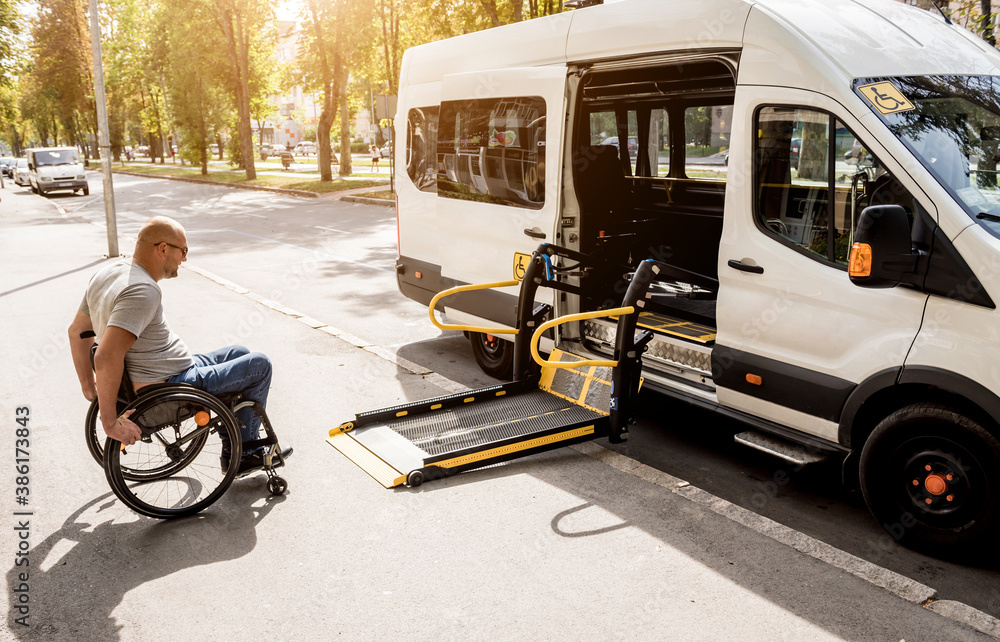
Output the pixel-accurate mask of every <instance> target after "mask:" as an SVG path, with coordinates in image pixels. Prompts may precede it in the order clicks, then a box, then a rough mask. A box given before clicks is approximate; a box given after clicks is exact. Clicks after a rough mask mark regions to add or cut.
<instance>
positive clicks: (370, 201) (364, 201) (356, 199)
mask: <svg viewBox="0 0 1000 642" xmlns="http://www.w3.org/2000/svg"><path fill="white" fill-rule="evenodd" d="M340 200H341V201H347V202H349V203H360V204H361V205H379V206H381V207H396V201H390V200H388V199H384V198H368V197H367V196H350V195H347V196H341V197H340Z"/></svg>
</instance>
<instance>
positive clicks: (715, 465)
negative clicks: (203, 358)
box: [3, 175, 1000, 617]
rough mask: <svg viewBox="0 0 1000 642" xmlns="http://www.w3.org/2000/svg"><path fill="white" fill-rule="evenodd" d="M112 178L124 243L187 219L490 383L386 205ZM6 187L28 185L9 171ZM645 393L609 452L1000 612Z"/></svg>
mask: <svg viewBox="0 0 1000 642" xmlns="http://www.w3.org/2000/svg"><path fill="white" fill-rule="evenodd" d="M95 178H96V177H95ZM95 178H92V180H91V196H90V197H81V196H72V195H66V196H62V195H53V197H52V199H53V200H54V201H55V202H57V203H58V204H59V205H60V206H62V207H63V208H64V209H65V210H66V211H67V212H68V213H70V214H72V215H73V216H75V217H80V218H82V219H85V220H87V221H90V222H92V223H94V224H95V225H102V224H103V220H104V211H103V202H102V200H101V198H100V194H101V189H100V183H99V181H97V180H95ZM115 185H116V201H117V206H118V226H119V236H120V239H121V241H120V243H121V250H122V252H125V253H131V248H132V242H133V241H134V238H135V233H136V231H137V230H138V227H139V225H141V223H142V222H143V221H144V220H145V219H146V218H147V217H148V216H151V215H154V214H163V215H168V216H171V217H173V218H176V219H177V220H178V221H180V222H181V223H182V224H183V225H184V226H185V228H186V229H187V230H188V240H189V247H190V248H191V249H190V254H189V259H188V261H189V265H190V266H192V267H196V268H199V269H201V270H207V271H209V272H211V273H213V274H216V275H218V276H220V277H222V278H224V279H227V280H229V281H232V282H233V283H235V284H238V285H240V286H242V287H245V288H247V289H249V290H252V291H253V292H256V293H259V294H260V295H262V296H264V297H267V298H269V299H272V300H275V301H278V302H280V303H281V304H283V305H285V306H288V307H289V308H293V309H295V310H298V311H299V312H301V313H304V314H306V315H308V316H310V317H313V318H315V319H318V320H320V321H323V322H325V323H328V324H330V325H333V326H336V327H338V328H340V329H342V330H344V331H346V332H348V333H350V334H353V335H355V336H357V337H359V338H361V339H363V340H366V341H368V342H371V343H373V344H375V345H377V346H382V347H384V348H386V349H388V350H390V351H392V352H395V353H397V354H399V355H400V356H402V357H405V358H406V359H408V360H410V361H412V362H415V363H418V364H420V365H422V366H425V367H426V368H427V369H428V370H429V371H433V372H437V373H439V374H441V375H443V376H445V377H447V378H449V379H451V380H453V381H456V382H458V383H461V384H463V385H466V386H469V387H480V386H483V385H489V384H491V383H493V382H494V380H493V379H491V378H489V377H487V376H486V375H484V374H482V373H481V372H480V371H479V370H478V368H477V367H476V366H475V363H474V362H473V360H472V356H471V352H470V350H469V347H468V343H467V342H466V341H465V340H464V338H463V337H462V336H461V335H460V334H458V333H442V332H441V331H439V330H437V329H436V328H434V327H433V326H431V325H430V323H429V322H428V320H427V316H426V310H425V309H424V308H423V307H422V306H419V305H417V304H416V303H414V302H412V301H409V300H407V299H405V298H404V297H403V296H402V295H400V294H399V293H398V291H397V290H396V285H395V274H394V270H393V265H394V260H395V258H396V247H395V243H396V232H395V215H394V212H393V210H392V209H390V208H380V207H372V206H364V205H356V204H348V203H340V202H332V201H330V200H326V199H305V198H297V197H290V196H284V195H274V194H268V193H261V192H253V191H244V190H237V189H228V188H217V187H211V186H203V185H195V184H189V183H183V182H173V181H163V180H158V179H152V178H138V177H131V176H121V175H116V177H115ZM3 197H4V198H26V197H31V198H37V197H33V196H28V195H27V194H26V191H25V190H23V189H21V188H17V189H15V188H13V187H12V185H10V184H8V186H7V189H6V190H5V192H4V194H3ZM209 307H210V305H209V304H208V302H206V308H209ZM248 318H249V317H247V318H244V319H243V320H241V321H240V323H242V324H243V326H240V325H239V323H237V324H235V325H231V326H229V327H224V328H222V329H221V330H219V335H220V336H218V337H217V338H218V339H226V338H231V337H233V336H235V337H237V338H239V337H240V336H241V333H244V332H249V331H253V330H254V328H253V327H252V325H253V322H252V319H251V320H250V321H249V322H248V320H247V319H248ZM248 323H249V326H251V327H247V324H248ZM215 338H216V337H210V339H212V340H214V339H215ZM643 402H644V403H643V406H644V407H643V408H642V411H641V414H640V418H639V423H638V425H637V426H636V427H635V428H634V429H633V431H632V433H631V440H630V442H629V443H628V444H627V445H624V446H621V447H616V449H617V450H618V451H619V452H622V453H624V454H627V455H628V456H630V457H632V458H634V459H637V460H639V461H641V462H643V463H646V464H648V465H651V466H653V467H655V468H658V469H660V470H663V471H665V472H667V473H669V474H671V475H675V476H677V477H680V478H682V479H684V480H687V481H689V482H690V483H691V484H693V485H694V486H697V487H699V488H701V489H703V490H706V491H708V492H710V493H713V494H715V495H717V496H719V497H722V498H724V499H727V500H729V501H731V502H733V503H735V504H737V505H740V506H743V507H746V508H748V509H751V510H753V511H755V512H758V513H759V514H761V515H764V516H766V517H769V518H771V519H773V520H775V521H777V522H779V523H782V524H785V525H787V526H790V527H792V528H795V529H797V530H800V531H802V532H804V533H806V534H808V535H810V536H812V537H815V538H817V539H819V540H821V541H823V542H826V543H829V544H831V545H833V546H835V547H837V548H840V549H843V550H845V551H847V552H849V553H852V554H854V555H857V556H859V557H861V558H863V559H865V560H868V561H871V562H873V563H876V564H878V565H880V566H884V567H886V568H889V569H891V570H893V571H896V572H898V573H900V574H902V575H904V576H907V577H910V578H912V579H915V580H917V581H919V582H922V583H925V584H927V585H929V586H931V587H933V588H935V589H937V590H938V592H939V594H940V595H939V598H940V599H948V600H956V601H959V602H963V603H965V604H968V605H970V606H972V607H975V608H977V609H980V610H982V611H984V612H986V613H989V614H991V615H993V616H995V617H1000V564H998V563H997V561H985V560H973V561H971V562H970V561H964V562H958V561H946V560H939V559H934V558H930V557H927V556H924V555H921V554H919V553H915V552H912V551H909V550H907V549H904V548H902V547H900V546H898V545H897V544H895V542H893V541H892V539H891V538H890V537H889V536H888V535H887V534H885V533H883V531H882V530H881V529H880V528H879V527H878V525H877V524H876V523H875V522H874V520H873V519H872V518H871V517H870V516H869V514H868V512H867V510H866V509H865V507H864V503H863V501H862V500H861V498H860V496H859V495H857V494H850V493H846V492H844V491H843V490H842V489H841V487H840V485H839V476H840V471H839V469H838V468H837V467H835V466H821V467H817V468H814V469H804V470H794V469H791V468H789V466H788V465H787V464H784V463H783V462H780V461H778V460H775V459H773V458H770V457H768V456H766V455H763V454H760V453H756V452H755V451H752V450H749V449H746V448H744V447H741V446H738V445H736V444H734V443H733V442H732V438H731V437H732V434H734V433H735V432H739V431H740V430H741V429H742V427H740V426H739V425H737V424H735V423H733V422H731V421H728V420H723V419H720V418H718V417H716V416H714V415H711V414H708V413H704V412H702V411H698V410H695V409H693V408H690V407H688V406H686V405H684V404H680V403H676V402H673V401H670V400H667V399H665V398H663V397H661V396H658V395H656V394H653V393H649V394H646V395H645V396H644V397H643ZM367 409H369V408H353V409H351V412H352V413H353V412H357V411H361V410H367ZM341 414H343V412H341Z"/></svg>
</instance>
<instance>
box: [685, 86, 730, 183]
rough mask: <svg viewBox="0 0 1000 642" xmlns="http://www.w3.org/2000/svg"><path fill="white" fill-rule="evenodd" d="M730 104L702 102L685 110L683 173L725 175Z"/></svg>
mask: <svg viewBox="0 0 1000 642" xmlns="http://www.w3.org/2000/svg"><path fill="white" fill-rule="evenodd" d="M732 129H733V106H732V105H705V106H699V107H688V108H686V109H685V110H684V143H685V145H684V175H685V176H687V177H688V178H716V179H722V180H725V179H726V174H727V169H728V161H729V157H728V152H729V144H730V143H729V141H730V138H731V132H732Z"/></svg>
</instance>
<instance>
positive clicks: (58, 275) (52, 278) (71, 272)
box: [0, 258, 108, 297]
mask: <svg viewBox="0 0 1000 642" xmlns="http://www.w3.org/2000/svg"><path fill="white" fill-rule="evenodd" d="M107 260H108V259H106V258H103V259H97V260H96V261H91V262H90V263H88V264H86V265H82V266H80V267H78V268H73V269H72V270H66V271H65V272H61V273H60V274H55V275H53V276H47V277H45V278H44V279H39V280H37V281H35V282H33V283H28V284H26V285H22V286H20V287H16V288H14V289H12V290H7V291H5V292H0V297H4V296H7V295H8V294H14V293H15V292H20V291H21V290H27V289H29V288H33V287H35V286H37V285H41V284H43V283H48V282H49V281H54V280H55V279H59V278H62V277H64V276H68V275H70V274H75V273H77V272H81V271H83V270H88V269H90V268H92V267H94V266H95V265H99V264H101V263H104V262H105V261H107Z"/></svg>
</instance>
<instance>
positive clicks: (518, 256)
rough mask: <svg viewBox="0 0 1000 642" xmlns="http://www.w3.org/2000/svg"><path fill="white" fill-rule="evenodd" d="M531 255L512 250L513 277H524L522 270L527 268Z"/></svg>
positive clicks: (518, 278)
mask: <svg viewBox="0 0 1000 642" xmlns="http://www.w3.org/2000/svg"><path fill="white" fill-rule="evenodd" d="M530 261H531V255H530V254H525V253H523V252H514V278H515V279H517V280H518V281H520V280H521V279H523V278H524V271H525V270H527V269H528V263H529V262H530Z"/></svg>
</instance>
